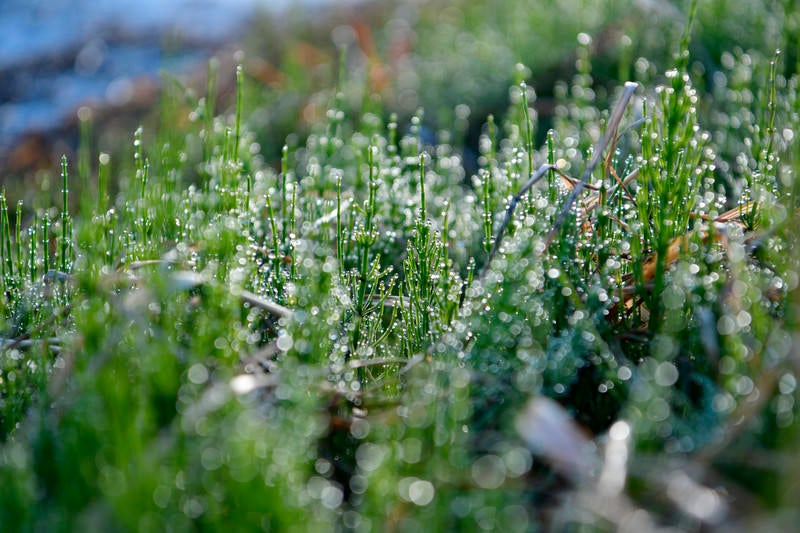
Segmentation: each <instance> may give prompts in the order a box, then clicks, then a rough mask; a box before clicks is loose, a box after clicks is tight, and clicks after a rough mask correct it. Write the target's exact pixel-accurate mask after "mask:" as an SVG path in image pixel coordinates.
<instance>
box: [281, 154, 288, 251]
mask: <svg viewBox="0 0 800 533" xmlns="http://www.w3.org/2000/svg"><path fill="white" fill-rule="evenodd" d="M288 173H289V146H288V145H286V144H284V145H283V148H281V228H282V234H281V241H282V242H283V243H284V244H286V203H287V202H286V175H287V174H288Z"/></svg>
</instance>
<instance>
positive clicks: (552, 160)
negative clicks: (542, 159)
mask: <svg viewBox="0 0 800 533" xmlns="http://www.w3.org/2000/svg"><path fill="white" fill-rule="evenodd" d="M555 133H556V132H555V131H554V130H552V129H549V130H547V164H548V165H553V166H555V164H556V149H555V139H554V137H555ZM555 180H556V173H555V171H554V170H549V171H548V172H547V191H548V199H549V200H550V204H551V205H553V202H555V195H556V191H555Z"/></svg>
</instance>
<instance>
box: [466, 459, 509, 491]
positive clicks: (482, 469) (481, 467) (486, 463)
mask: <svg viewBox="0 0 800 533" xmlns="http://www.w3.org/2000/svg"><path fill="white" fill-rule="evenodd" d="M505 478H506V468H505V463H504V462H503V460H502V459H501V458H500V457H498V456H496V455H484V456H483V457H481V458H479V459H477V460H476V461H475V462H474V463H473V464H472V479H473V480H474V481H475V483H476V484H477V485H478V486H479V487H482V488H484V489H490V490H491V489H496V488H498V487H499V486H500V485H502V484H503V482H504V481H505Z"/></svg>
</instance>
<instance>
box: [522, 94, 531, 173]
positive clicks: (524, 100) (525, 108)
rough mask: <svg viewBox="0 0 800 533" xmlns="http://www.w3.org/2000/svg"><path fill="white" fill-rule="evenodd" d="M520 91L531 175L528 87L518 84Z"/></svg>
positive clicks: (526, 149)
mask: <svg viewBox="0 0 800 533" xmlns="http://www.w3.org/2000/svg"><path fill="white" fill-rule="evenodd" d="M519 88H520V90H521V91H522V117H523V118H524V120H525V151H526V152H527V154H528V175H531V174H533V125H532V124H531V115H530V110H529V109H528V85H527V84H526V83H525V82H524V81H523V82H522V83H520V84H519Z"/></svg>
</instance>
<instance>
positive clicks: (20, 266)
mask: <svg viewBox="0 0 800 533" xmlns="http://www.w3.org/2000/svg"><path fill="white" fill-rule="evenodd" d="M14 230H15V235H14V236H15V240H14V247H15V248H16V252H17V275H18V276H20V277H21V276H22V273H23V271H24V270H25V259H24V258H23V257H22V200H19V201H18V202H17V223H16V228H14Z"/></svg>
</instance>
